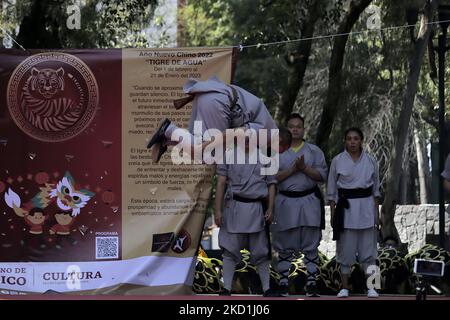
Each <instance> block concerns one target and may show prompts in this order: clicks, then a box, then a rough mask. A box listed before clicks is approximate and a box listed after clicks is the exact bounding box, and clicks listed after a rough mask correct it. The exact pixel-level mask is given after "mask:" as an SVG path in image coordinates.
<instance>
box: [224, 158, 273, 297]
mask: <svg viewBox="0 0 450 320" xmlns="http://www.w3.org/2000/svg"><path fill="white" fill-rule="evenodd" d="M260 169H261V164H259V163H258V164H248V161H246V164H231V165H227V164H220V165H217V169H216V173H217V174H218V175H221V176H225V177H227V179H228V180H227V189H226V192H225V199H224V208H223V216H222V226H221V228H220V231H219V246H220V247H221V249H222V250H223V263H224V284H225V288H227V289H228V290H231V283H232V280H233V274H234V269H235V266H236V264H237V263H239V262H240V261H241V259H242V256H241V253H240V250H242V249H244V248H246V249H247V250H249V252H250V261H251V262H252V263H253V264H255V265H256V266H257V268H258V273H259V275H260V278H261V282H262V284H263V290H264V291H266V290H268V289H269V284H270V274H269V263H270V261H269V256H268V254H269V249H268V247H269V246H268V241H269V240H268V238H267V234H266V231H265V228H264V226H265V219H264V215H265V212H263V206H262V205H261V202H259V201H258V202H241V201H237V200H234V199H233V197H234V196H238V197H241V198H245V199H266V198H267V197H268V186H269V185H270V184H276V179H275V177H274V176H267V175H261V174H260Z"/></svg>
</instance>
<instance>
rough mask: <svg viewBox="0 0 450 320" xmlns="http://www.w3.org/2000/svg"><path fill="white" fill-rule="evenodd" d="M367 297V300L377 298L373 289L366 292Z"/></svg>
mask: <svg viewBox="0 0 450 320" xmlns="http://www.w3.org/2000/svg"><path fill="white" fill-rule="evenodd" d="M367 297H368V298H378V297H379V294H378V292H377V291H376V290H375V289H369V290H367Z"/></svg>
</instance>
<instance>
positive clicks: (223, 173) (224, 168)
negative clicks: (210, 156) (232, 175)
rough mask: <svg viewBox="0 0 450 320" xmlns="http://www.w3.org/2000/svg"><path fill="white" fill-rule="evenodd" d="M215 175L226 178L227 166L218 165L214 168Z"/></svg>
mask: <svg viewBox="0 0 450 320" xmlns="http://www.w3.org/2000/svg"><path fill="white" fill-rule="evenodd" d="M216 174H217V175H219V176H224V177H228V166H227V165H226V164H218V165H217V166H216Z"/></svg>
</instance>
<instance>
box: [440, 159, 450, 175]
mask: <svg viewBox="0 0 450 320" xmlns="http://www.w3.org/2000/svg"><path fill="white" fill-rule="evenodd" d="M441 175H442V177H443V178H444V179H446V180H449V181H450V154H449V155H448V157H447V161H445V168H444V171H442V174H441Z"/></svg>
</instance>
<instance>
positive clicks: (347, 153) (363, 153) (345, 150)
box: [344, 148, 366, 163]
mask: <svg viewBox="0 0 450 320" xmlns="http://www.w3.org/2000/svg"><path fill="white" fill-rule="evenodd" d="M344 154H345V155H346V156H347V157H348V158H349V159H350V160H352V161H353V162H354V163H358V162H360V161H361V159H362V158H363V156H364V155H365V154H366V152H365V151H364V148H363V149H362V150H361V154H360V156H359V159H358V160H356V161H354V160H353V158H352V155H351V154H350V153H349V152H348V151H347V149H344Z"/></svg>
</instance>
